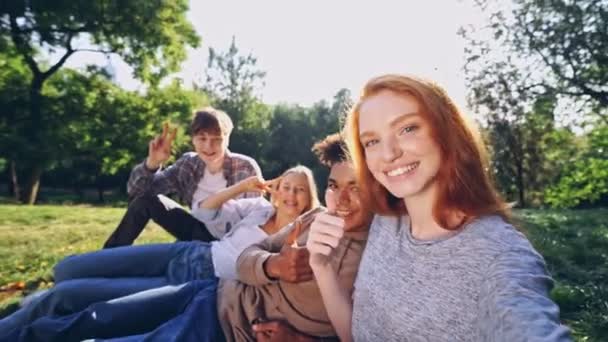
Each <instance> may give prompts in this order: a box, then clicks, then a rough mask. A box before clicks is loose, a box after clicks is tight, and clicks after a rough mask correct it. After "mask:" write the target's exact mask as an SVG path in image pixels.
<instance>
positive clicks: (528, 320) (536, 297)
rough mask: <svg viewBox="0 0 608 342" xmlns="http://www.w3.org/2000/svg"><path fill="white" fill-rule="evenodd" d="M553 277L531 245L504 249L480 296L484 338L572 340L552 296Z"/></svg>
mask: <svg viewBox="0 0 608 342" xmlns="http://www.w3.org/2000/svg"><path fill="white" fill-rule="evenodd" d="M552 286H553V280H552V279H551V277H550V276H549V275H548V273H547V270H546V267H545V262H544V260H543V258H542V257H541V256H540V255H539V254H538V253H537V252H535V251H534V250H533V248H532V247H531V246H529V245H528V246H522V247H520V248H512V249H510V250H507V251H506V252H501V253H499V255H498V256H497V257H496V259H495V260H494V261H493V262H492V263H491V265H490V267H489V272H488V274H487V277H486V279H485V282H484V284H483V286H482V289H481V292H480V298H479V305H480V307H479V310H480V314H479V316H478V317H479V322H478V329H479V333H480V337H481V340H483V341H571V340H572V339H571V337H570V333H569V330H568V329H567V328H566V327H565V326H564V325H562V324H560V321H559V308H558V306H557V305H556V304H555V303H554V302H553V301H552V300H551V299H550V298H549V291H550V290H551V288H552Z"/></svg>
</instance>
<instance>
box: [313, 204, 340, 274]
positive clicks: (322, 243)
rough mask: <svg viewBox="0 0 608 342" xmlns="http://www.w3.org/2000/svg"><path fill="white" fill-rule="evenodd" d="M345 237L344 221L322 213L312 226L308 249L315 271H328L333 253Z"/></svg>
mask: <svg viewBox="0 0 608 342" xmlns="http://www.w3.org/2000/svg"><path fill="white" fill-rule="evenodd" d="M343 235H344V219H343V218H341V217H338V216H334V215H332V214H330V213H321V214H319V215H317V216H316V217H315V220H314V221H313V223H312V224H311V226H310V232H309V233H308V241H307V242H306V247H307V248H308V250H309V251H310V254H311V256H310V266H311V267H312V268H313V269H314V270H315V271H317V270H321V269H326V268H327V266H328V265H329V258H330V255H331V254H332V252H333V251H334V249H335V248H336V247H338V245H339V244H340V240H341V239H342V236H343Z"/></svg>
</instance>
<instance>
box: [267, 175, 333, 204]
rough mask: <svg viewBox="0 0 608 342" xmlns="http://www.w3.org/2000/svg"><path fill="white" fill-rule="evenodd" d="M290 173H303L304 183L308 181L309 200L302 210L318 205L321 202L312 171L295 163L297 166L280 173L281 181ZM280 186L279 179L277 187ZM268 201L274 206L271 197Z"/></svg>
mask: <svg viewBox="0 0 608 342" xmlns="http://www.w3.org/2000/svg"><path fill="white" fill-rule="evenodd" d="M292 173H296V174H300V175H304V177H306V183H308V194H309V195H310V200H309V201H308V205H307V206H306V208H304V211H303V212H307V211H308V210H310V209H313V208H316V207H318V206H320V205H321V203H320V202H319V194H318V191H317V183H316V182H315V177H314V175H313V173H312V171H311V170H310V169H309V168H307V167H306V166H304V165H297V166H294V167H291V168H289V169H287V170H286V171H285V172H283V174H281V176H280V177H281V181H282V179H283V178H284V177H285V176H287V175H289V174H292ZM280 186H281V182H280V181H279V183H278V184H277V189H278V188H279V187H280ZM270 202H271V203H272V205H274V206H275V207H276V204H275V203H274V200H273V199H271V200H270Z"/></svg>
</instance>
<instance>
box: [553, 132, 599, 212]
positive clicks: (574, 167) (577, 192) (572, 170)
mask: <svg viewBox="0 0 608 342" xmlns="http://www.w3.org/2000/svg"><path fill="white" fill-rule="evenodd" d="M585 142H586V146H585V145H583V148H582V149H581V150H580V151H579V153H577V154H576V155H575V158H573V159H574V160H573V162H572V163H570V164H569V165H568V166H567V167H566V168H565V170H564V171H563V174H562V176H561V178H560V179H559V181H558V182H557V184H555V185H553V186H551V187H550V188H548V189H547V190H546V193H545V200H546V202H547V203H549V204H550V205H552V206H554V207H566V208H567V207H577V206H579V205H581V204H593V203H596V202H599V201H602V200H603V201H604V203H605V202H606V199H607V198H608V126H606V125H603V126H599V127H596V128H595V129H593V130H592V131H591V132H590V133H589V134H588V136H587V137H586V141H585Z"/></svg>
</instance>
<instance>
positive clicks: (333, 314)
mask: <svg viewBox="0 0 608 342" xmlns="http://www.w3.org/2000/svg"><path fill="white" fill-rule="evenodd" d="M343 235H344V220H343V219H342V218H339V217H336V216H332V215H330V214H325V213H324V214H319V215H318V216H317V217H316V218H315V221H314V222H313V223H312V225H311V228H310V233H309V235H308V242H307V243H306V246H307V247H308V250H309V252H310V266H311V268H312V270H313V272H314V275H315V278H316V280H317V285H318V286H319V290H320V291H321V297H322V298H323V304H324V305H325V309H326V310H327V314H328V316H329V319H330V321H331V323H332V325H333V327H334V329H335V330H336V333H337V334H338V336H339V337H340V341H343V342H350V341H352V330H351V321H352V316H353V303H352V297H351V293H350V291H348V290H347V289H345V288H343V287H342V286H340V282H339V279H338V273H337V271H336V270H335V269H334V268H333V267H332V266H331V264H330V263H329V262H328V258H329V256H330V255H331V253H332V251H333V250H334V248H336V247H337V246H338V244H339V243H340V240H341V239H342V236H343Z"/></svg>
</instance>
